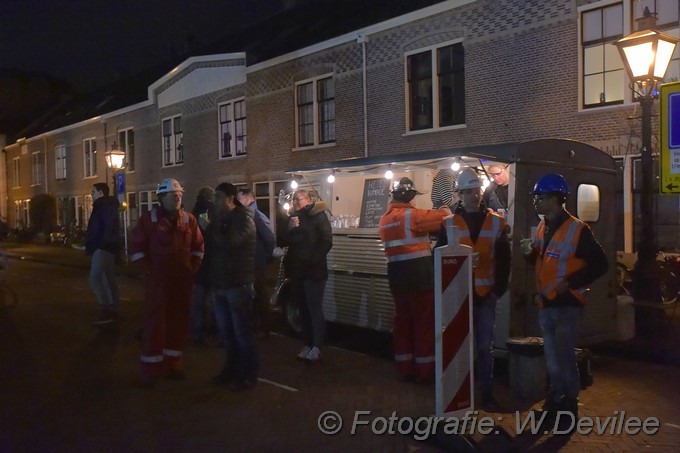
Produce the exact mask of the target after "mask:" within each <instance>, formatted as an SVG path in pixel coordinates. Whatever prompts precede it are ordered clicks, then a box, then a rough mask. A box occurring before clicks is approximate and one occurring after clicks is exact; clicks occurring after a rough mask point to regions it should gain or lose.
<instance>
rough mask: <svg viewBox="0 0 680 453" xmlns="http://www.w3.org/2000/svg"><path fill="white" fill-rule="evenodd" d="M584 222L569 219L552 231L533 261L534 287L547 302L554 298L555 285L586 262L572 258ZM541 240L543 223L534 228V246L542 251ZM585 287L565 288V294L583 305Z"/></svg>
mask: <svg viewBox="0 0 680 453" xmlns="http://www.w3.org/2000/svg"><path fill="white" fill-rule="evenodd" d="M584 227H585V223H583V222H582V221H581V220H579V219H577V218H576V217H573V216H571V215H570V216H569V217H568V218H567V220H565V221H564V223H563V224H562V225H560V227H559V228H558V229H557V231H555V234H554V235H553V237H552V239H550V243H549V244H548V245H547V247H546V248H545V253H543V256H541V255H540V253H539V255H538V257H537V258H536V287H537V288H538V290H539V291H540V292H541V294H543V295H544V296H545V297H546V298H547V299H548V300H553V299H555V297H557V289H556V288H557V285H558V284H559V283H560V282H561V281H563V280H566V279H567V278H568V277H569V276H570V275H572V274H574V273H575V272H577V271H579V270H581V269H583V268H584V267H585V266H586V262H585V261H584V260H582V259H580V258H577V257H576V247H577V246H578V241H579V238H580V237H581V230H583V228H584ZM544 237H545V220H541V223H540V224H539V225H538V232H537V235H536V241H537V243H536V245H537V247H539V250H543V242H544ZM587 291H588V288H578V289H573V288H569V292H570V293H571V294H572V295H573V296H574V297H575V298H576V299H577V300H578V301H579V302H580V303H581V304H585V303H586V292H587Z"/></svg>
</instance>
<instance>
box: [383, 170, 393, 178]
mask: <svg viewBox="0 0 680 453" xmlns="http://www.w3.org/2000/svg"><path fill="white" fill-rule="evenodd" d="M393 176H394V173H392V170H390V169H389V168H388V169H387V171H386V172H385V179H392V177H393Z"/></svg>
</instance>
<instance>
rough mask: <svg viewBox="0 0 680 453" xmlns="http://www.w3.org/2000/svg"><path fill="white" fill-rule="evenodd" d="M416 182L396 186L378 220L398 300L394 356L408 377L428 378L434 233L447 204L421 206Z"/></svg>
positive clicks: (431, 346) (431, 363)
mask: <svg viewBox="0 0 680 453" xmlns="http://www.w3.org/2000/svg"><path fill="white" fill-rule="evenodd" d="M416 195H419V192H418V191H417V190H416V189H415V187H414V185H413V181H411V180H410V179H409V178H401V179H400V180H399V181H396V182H395V184H394V189H393V190H392V201H391V202H390V203H389V205H388V206H387V212H386V213H385V214H384V215H383V216H382V218H381V219H380V225H379V232H380V239H381V240H382V241H383V242H384V243H385V255H386V256H387V277H388V280H389V283H390V291H391V293H392V297H393V299H394V310H395V313H394V332H393V341H394V358H395V360H396V363H397V372H398V373H399V375H400V376H401V377H402V378H403V379H404V380H412V379H415V380H416V381H417V382H430V381H431V380H432V379H433V377H434V261H433V259H432V251H431V247H430V236H429V235H430V234H435V233H438V232H439V229H440V228H441V226H442V222H443V219H444V217H446V216H448V215H451V210H450V209H449V208H448V206H443V207H441V208H439V209H437V210H430V209H417V208H416V207H415V206H414V205H413V204H411V201H412V200H413V199H414V198H415V196H416Z"/></svg>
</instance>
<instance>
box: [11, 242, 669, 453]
mask: <svg viewBox="0 0 680 453" xmlns="http://www.w3.org/2000/svg"><path fill="white" fill-rule="evenodd" d="M0 248H3V249H5V250H6V251H7V252H8V253H9V254H10V255H11V256H12V260H11V268H10V271H9V273H8V274H7V275H6V276H5V278H6V280H7V281H8V283H9V285H10V286H11V288H12V289H13V290H14V291H16V293H17V295H18V301H17V303H16V304H15V305H14V306H11V307H2V308H0V345H1V346H0V389H1V391H0V408H2V409H1V410H0V452H34V451H35V452H45V451H49V452H62V451H68V452H74V451H76V452H81V451H82V452H90V451H99V452H109V451H110V452H123V451H125V452H128V451H133V452H134V451H140V452H141V451H144V452H174V451H177V452H179V451H196V452H203V451H205V452H215V451H258V452H260V451H263V452H289V451H381V452H382V451H395V452H430V451H440V450H444V449H446V448H447V446H448V449H451V448H452V447H451V445H452V442H451V440H450V439H441V438H440V437H438V438H437V439H433V438H430V440H429V441H418V440H415V439H414V438H413V437H412V436H406V435H400V434H398V433H396V434H392V435H390V434H382V435H378V434H373V433H372V432H371V426H370V424H369V425H360V426H357V429H356V433H355V434H354V435H352V434H351V430H352V421H353V419H354V417H355V416H356V415H355V411H371V412H370V414H367V413H366V414H360V415H359V416H360V417H362V420H368V421H369V422H373V421H374V420H375V423H374V427H375V428H376V429H377V430H378V431H380V428H381V427H382V426H384V425H382V424H381V423H383V420H381V419H376V417H384V420H387V419H388V418H389V417H390V416H391V415H392V413H393V412H395V411H396V413H397V415H398V416H400V417H413V418H414V419H415V418H416V417H420V416H425V415H429V414H431V413H432V412H433V409H434V392H433V388H432V387H429V386H419V385H414V384H409V383H402V382H399V381H398V380H396V379H395V375H394V372H393V367H392V363H391V361H390V360H389V359H388V358H386V354H384V353H383V352H381V351H380V348H376V347H375V340H373V339H371V340H369V339H370V338H372V337H371V336H369V335H366V336H365V337H364V334H362V333H361V332H359V331H349V332H345V331H344V330H338V329H335V331H332V335H331V339H330V343H331V345H330V346H329V347H326V348H325V349H324V360H323V362H322V363H319V364H314V365H311V364H306V363H301V362H299V361H297V360H295V358H294V357H295V354H296V352H297V351H298V349H299V346H300V345H299V343H298V342H297V341H296V340H294V339H292V338H289V337H287V336H284V335H280V334H276V335H272V336H270V337H269V338H267V339H263V340H261V341H260V343H259V346H260V352H261V356H262V357H261V361H262V372H261V380H260V382H259V383H258V385H257V387H256V388H255V389H253V390H252V391H249V392H244V393H239V394H233V393H230V392H229V391H228V390H226V389H223V388H218V387H214V386H213V385H211V384H210V382H209V381H210V378H211V377H212V376H213V375H214V374H215V373H216V372H217V371H218V370H219V369H220V367H221V365H222V360H223V355H222V351H221V350H220V349H215V348H199V347H191V348H190V349H189V350H188V351H187V356H186V358H187V374H188V379H187V380H186V381H181V382H175V381H164V382H162V383H161V385H159V386H158V387H157V388H154V389H143V388H140V387H139V386H138V385H137V378H138V369H137V359H138V355H139V346H140V345H139V342H138V340H137V339H136V338H135V334H136V332H137V330H138V328H139V326H140V322H141V313H142V293H143V287H142V282H141V281H140V280H139V279H136V278H129V277H121V279H120V284H121V293H122V295H123V297H124V300H123V306H122V309H123V317H122V320H121V322H120V327H119V328H118V329H108V330H99V329H96V328H94V327H93V326H92V325H91V322H92V320H93V319H94V317H95V315H96V314H97V309H96V304H95V299H94V295H93V294H92V292H91V291H90V290H89V288H88V284H87V272H86V267H87V259H86V258H85V257H84V256H82V252H77V251H73V250H70V249H65V248H57V247H37V246H32V245H12V244H1V245H0ZM22 256H23V257H24V258H26V259H20V257H22ZM46 262H52V263H54V264H47V263H46ZM343 335H345V336H351V338H347V337H345V338H343ZM363 338H366V340H362V339H363ZM362 341H365V342H369V341H370V342H371V343H372V345H371V346H372V347H365V348H362V346H361V342H362ZM350 344H351V346H352V348H353V349H357V346H358V350H348V349H345V347H346V346H348V345H350ZM340 346H342V347H340ZM376 349H377V351H376ZM595 351H596V354H597V355H596V357H595V358H594V360H593V373H594V376H595V383H594V385H593V386H591V387H590V388H588V389H587V390H585V391H583V392H582V394H581V407H580V411H581V414H580V415H581V416H582V417H600V418H601V420H600V421H599V422H598V423H600V428H602V427H603V425H604V423H608V424H607V425H606V426H605V427H604V428H603V431H605V433H604V434H601V435H598V434H596V433H591V434H588V435H580V434H574V435H572V436H571V437H566V436H555V435H545V434H544V433H539V434H536V435H531V434H526V433H525V434H519V435H518V434H517V429H516V422H517V421H518V420H519V421H522V420H523V419H524V418H525V417H526V416H527V414H528V413H529V412H528V411H529V410H530V409H532V408H535V407H536V405H537V404H535V403H538V402H533V401H521V400H516V399H515V398H514V397H513V396H512V394H511V392H510V389H509V388H508V385H507V374H506V373H505V372H504V366H503V363H500V364H499V367H498V368H499V373H498V374H499V376H498V379H497V380H496V383H495V385H496V391H497V394H498V395H499V400H500V403H501V405H502V406H503V411H502V412H497V413H492V414H488V413H485V412H483V411H480V412H479V414H478V416H479V417H480V418H481V417H486V416H489V417H492V418H493V419H494V421H495V423H496V425H497V426H499V427H502V428H504V429H505V430H506V431H507V432H508V433H509V434H510V439H506V438H505V437H504V436H502V434H491V435H489V436H479V435H476V436H474V441H476V442H478V443H479V448H480V449H481V450H483V451H556V450H558V449H560V448H561V449H562V450H563V451H579V452H582V451H640V450H642V449H646V450H647V451H669V452H671V451H673V452H675V451H677V446H678V445H680V409H679V408H680V395H679V394H678V383H679V382H680V368H679V367H677V366H666V365H661V364H656V363H651V362H642V361H637V360H631V359H630V358H625V357H624V356H625V351H624V352H622V351H621V347H620V346H619V348H618V349H617V348H615V347H607V348H600V349H597V348H596V349H595ZM366 352H367V353H366ZM325 411H335V412H337V413H338V414H339V415H340V416H341V417H342V418H343V420H344V425H343V427H342V430H341V431H340V432H339V433H338V434H335V435H324V434H322V433H321V432H320V430H319V428H318V420H319V417H320V415H321V414H322V413H324V412H325ZM515 411H519V418H518V417H517V416H516V412H515ZM617 411H618V412H617ZM623 411H625V412H626V417H639V418H641V419H645V418H648V417H656V418H658V420H659V425H660V426H659V430H658V432H657V433H656V434H654V435H645V434H637V435H628V434H625V433H623V434H617V433H616V432H615V431H616V430H615V429H610V428H611V425H610V424H609V423H612V424H613V423H614V422H613V421H612V420H609V421H607V420H606V419H605V417H615V416H617V415H620V414H621V413H622V412H623ZM330 425H331V423H330V422H329V423H328V424H327V425H326V426H329V427H330ZM402 426H405V425H402ZM395 429H396V428H395ZM496 431H498V432H502V430H500V429H497V430H496ZM610 431H611V432H610ZM612 432H614V433H613V434H612ZM443 437H445V436H443Z"/></svg>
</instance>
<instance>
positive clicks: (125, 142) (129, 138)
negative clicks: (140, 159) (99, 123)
mask: <svg viewBox="0 0 680 453" xmlns="http://www.w3.org/2000/svg"><path fill="white" fill-rule="evenodd" d="M118 146H120V150H121V151H125V168H126V169H127V171H135V131H134V130H133V129H124V130H121V131H118Z"/></svg>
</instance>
